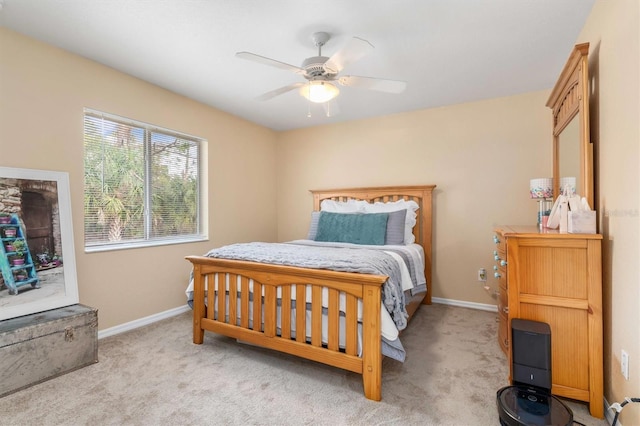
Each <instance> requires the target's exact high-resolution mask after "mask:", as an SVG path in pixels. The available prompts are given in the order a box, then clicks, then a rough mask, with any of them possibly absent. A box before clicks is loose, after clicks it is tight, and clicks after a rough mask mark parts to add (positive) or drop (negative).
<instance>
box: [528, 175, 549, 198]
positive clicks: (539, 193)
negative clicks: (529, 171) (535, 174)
mask: <svg viewBox="0 0 640 426" xmlns="http://www.w3.org/2000/svg"><path fill="white" fill-rule="evenodd" d="M529 194H531V198H553V178H538V179H531V181H529Z"/></svg>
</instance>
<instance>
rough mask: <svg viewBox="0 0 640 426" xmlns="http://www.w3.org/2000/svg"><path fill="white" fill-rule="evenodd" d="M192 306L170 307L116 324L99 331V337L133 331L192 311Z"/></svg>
mask: <svg viewBox="0 0 640 426" xmlns="http://www.w3.org/2000/svg"><path fill="white" fill-rule="evenodd" d="M190 310H191V308H190V307H189V305H184V306H180V307H178V308H173V309H169V310H168V311H164V312H159V313H157V314H153V315H149V316H148V317H144V318H140V319H137V320H134V321H130V322H127V323H124V324H120V325H116V326H115V327H110V328H107V329H105V330H100V331H98V339H102V338H104V337H109V336H114V335H116V334H120V333H124V332H125V331H131V330H134V329H136V328H139V327H143V326H145V325H149V324H152V323H154V322H157V321H160V320H163V319H166V318H171V317H174V316H176V315H180V314H181V313H183V312H187V311H190Z"/></svg>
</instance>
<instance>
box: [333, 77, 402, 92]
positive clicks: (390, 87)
mask: <svg viewBox="0 0 640 426" xmlns="http://www.w3.org/2000/svg"><path fill="white" fill-rule="evenodd" d="M338 83H340V84H341V85H343V86H348V87H357V88H360V89H370V90H377V91H379V92H386V93H402V92H404V90H405V89H406V88H407V82H406V81H400V80H384V79H381V78H371V77H358V76H357V75H345V76H344V77H340V78H339V79H338Z"/></svg>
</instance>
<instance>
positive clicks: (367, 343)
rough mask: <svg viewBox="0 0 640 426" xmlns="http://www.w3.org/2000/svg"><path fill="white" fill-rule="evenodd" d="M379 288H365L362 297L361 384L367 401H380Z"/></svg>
mask: <svg viewBox="0 0 640 426" xmlns="http://www.w3.org/2000/svg"><path fill="white" fill-rule="evenodd" d="M380 303H381V287H380V286H377V288H376V287H372V286H366V287H365V290H364V294H363V296H362V309H363V312H362V318H363V319H364V318H366V319H367V320H366V321H363V323H362V384H363V387H364V395H365V397H367V398H368V399H372V400H374V401H380V400H381V399H382V390H381V389H382V353H381V351H382V348H381V343H380V308H381V306H380Z"/></svg>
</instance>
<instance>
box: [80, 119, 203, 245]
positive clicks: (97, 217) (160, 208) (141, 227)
mask: <svg viewBox="0 0 640 426" xmlns="http://www.w3.org/2000/svg"><path fill="white" fill-rule="evenodd" d="M202 143H204V140H202V139H199V138H195V137H193V136H188V135H184V134H180V133H178V132H174V131H171V130H166V129H161V128H158V127H155V126H151V125H149V124H146V123H140V122H137V121H134V120H129V119H126V118H122V117H117V116H113V115H109V114H105V113H101V112H97V111H92V110H85V113H84V243H85V249H86V250H87V251H92V250H103V249H111V248H124V247H131V246H139V245H154V244H164V243H171V242H179V241H185V240H194V239H202V238H203V237H202V235H200V208H199V206H200V194H199V187H200V186H199V180H200V166H199V160H200V145H201V144H202Z"/></svg>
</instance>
